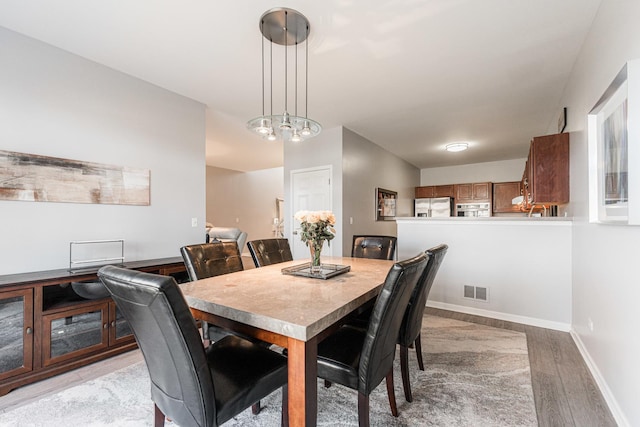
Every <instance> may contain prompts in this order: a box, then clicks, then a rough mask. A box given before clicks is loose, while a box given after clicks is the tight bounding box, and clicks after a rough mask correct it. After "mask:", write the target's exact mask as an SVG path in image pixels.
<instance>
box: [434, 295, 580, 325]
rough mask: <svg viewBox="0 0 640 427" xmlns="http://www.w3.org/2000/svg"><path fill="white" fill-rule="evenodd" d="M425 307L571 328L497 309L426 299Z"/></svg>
mask: <svg viewBox="0 0 640 427" xmlns="http://www.w3.org/2000/svg"><path fill="white" fill-rule="evenodd" d="M427 307H433V308H441V309H443V310H451V311H458V312H460V313H465V314H474V315H476V316H483V317H490V318H492V319H499V320H506V321H509V322H515V323H522V324H525V325H530V326H537V327H539V328H547V329H553V330H555V331H562V332H569V331H570V330H571V325H570V324H569V323H562V322H554V321H551V320H544V319H536V318H534V317H527V316H518V315H516V314H509V313H501V312H499V311H491V310H483V309H481V308H475V307H467V306H464V305H456V304H449V303H446V302H438V301H427Z"/></svg>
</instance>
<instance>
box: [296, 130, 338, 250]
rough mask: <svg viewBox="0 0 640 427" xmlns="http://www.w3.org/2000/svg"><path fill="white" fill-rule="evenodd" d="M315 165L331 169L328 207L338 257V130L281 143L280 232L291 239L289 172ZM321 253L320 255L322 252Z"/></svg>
mask: <svg viewBox="0 0 640 427" xmlns="http://www.w3.org/2000/svg"><path fill="white" fill-rule="evenodd" d="M317 166H331V170H332V174H333V176H332V179H331V185H332V206H331V209H332V210H333V213H334V215H335V216H336V230H337V231H338V232H337V233H336V237H335V238H334V239H333V240H332V241H331V248H332V252H333V255H334V256H342V232H341V231H340V230H343V229H344V227H343V221H342V190H343V186H342V128H341V127H336V128H331V129H323V130H322V132H321V133H320V135H318V136H316V137H314V138H311V139H308V140H306V141H302V142H297V143H296V142H285V143H284V207H285V212H286V215H285V218H284V232H285V236H286V237H287V238H288V239H290V241H292V240H291V239H293V238H298V237H297V236H293V235H292V234H291V233H292V229H291V224H292V223H293V215H294V214H295V212H292V208H291V203H290V201H291V171H292V170H297V169H308V168H313V167H317ZM323 254H324V252H323Z"/></svg>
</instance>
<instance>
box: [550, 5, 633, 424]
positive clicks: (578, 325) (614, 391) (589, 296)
mask: <svg viewBox="0 0 640 427" xmlns="http://www.w3.org/2000/svg"><path fill="white" fill-rule="evenodd" d="M576 13H579V11H576ZM638 17H640V2H638V1H636V0H603V2H602V4H601V6H600V9H599V11H598V14H597V16H596V18H595V20H594V22H593V25H592V28H591V30H590V32H589V35H588V37H587V38H586V40H585V42H584V45H583V48H582V52H581V54H580V55H579V57H578V59H577V61H576V63H575V66H574V69H573V71H572V73H571V76H570V78H569V83H568V84H567V86H566V88H565V92H564V94H563V96H562V102H561V106H566V107H567V110H568V119H567V130H568V131H569V132H571V204H570V206H569V210H570V211H571V212H570V215H571V214H572V215H573V217H574V229H573V250H572V253H573V259H572V265H573V318H572V324H573V329H574V332H575V337H576V338H577V339H578V342H579V344H580V345H581V346H582V349H583V351H584V354H585V355H586V358H587V360H588V362H589V363H591V367H592V368H593V372H594V373H595V376H596V380H598V381H599V383H600V386H601V387H600V388H601V389H602V391H603V392H604V394H605V397H606V398H607V399H608V401H609V404H610V407H611V408H612V410H613V412H614V416H616V418H617V421H618V423H619V424H620V425H634V426H636V425H640V406H639V405H638V396H640V366H639V365H638V359H640V334H639V333H638V327H637V325H638V315H637V312H638V302H639V301H640V286H638V279H637V277H638V256H637V253H638V250H637V247H638V242H640V227H637V226H611V225H601V224H590V223H589V222H588V164H587V160H588V158H587V135H586V128H587V114H588V113H589V111H590V110H591V109H592V108H593V106H594V105H595V103H596V102H597V101H598V99H599V98H600V96H601V95H602V94H603V92H604V90H605V89H606V88H607V87H608V86H609V84H610V83H611V81H612V80H613V78H614V77H615V76H616V74H617V73H618V72H619V71H620V69H621V68H622V67H623V65H624V63H625V62H626V61H628V60H631V59H637V58H640V26H639V25H638ZM559 108H560V106H559ZM637 119H638V118H637V117H630V120H637ZM630 143H631V144H639V143H640V141H630ZM630 167H632V168H633V167H635V168H637V167H640V165H630ZM589 319H591V320H592V321H593V326H594V327H593V331H591V330H590V329H589Z"/></svg>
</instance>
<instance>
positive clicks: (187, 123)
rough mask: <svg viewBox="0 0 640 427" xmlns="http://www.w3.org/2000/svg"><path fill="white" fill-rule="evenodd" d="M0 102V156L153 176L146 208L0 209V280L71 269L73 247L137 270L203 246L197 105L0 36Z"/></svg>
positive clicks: (37, 205) (6, 205)
mask: <svg viewBox="0 0 640 427" xmlns="http://www.w3.org/2000/svg"><path fill="white" fill-rule="evenodd" d="M0 94H2V95H0V149H2V150H8V151H17V152H22V153H30V154H40V155H44V156H53V157H61V158H65V159H74V160H82V161H88V162H96V163H104V164H110V165H120V166H130V167H135V168H144V169H150V170H151V205H150V206H123V205H97V204H76V203H46V202H21V201H4V200H0V254H2V263H0V274H9V273H20V272H26V271H38V270H48V269H57V268H67V267H68V266H69V242H70V241H73V240H90V239H110V238H124V239H125V241H126V243H125V259H126V260H138V259H153V258H162V257H172V256H180V252H179V248H180V246H182V245H184V244H187V243H189V242H192V241H194V240H195V239H198V238H200V236H201V234H202V232H201V229H200V228H199V227H196V228H192V227H191V218H197V220H198V222H199V223H200V224H202V226H203V227H204V220H205V217H204V214H205V188H204V184H205V164H204V158H205V122H204V117H205V111H204V106H203V105H202V104H199V103H197V102H195V101H192V100H190V99H187V98H184V97H182V96H178V95H176V94H174V93H171V92H168V91H166V90H163V89H160V88H158V87H156V86H153V85H151V84H148V83H145V82H143V81H141V80H138V79H135V78H133V77H130V76H128V75H125V74H122V73H119V72H116V71H114V70H112V69H110V68H106V67H104V66H101V65H99V64H96V63H94V62H91V61H88V60H86V59H82V58H80V57H78V56H75V55H72V54H70V53H68V52H65V51H63V50H60V49H58V48H54V47H51V46H49V45H46V44H44V43H41V42H39V41H36V40H34V39H30V38H27V37H24V36H22V35H19V34H17V33H14V32H12V31H9V30H7V29H4V28H1V27H0Z"/></svg>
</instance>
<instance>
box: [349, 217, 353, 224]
mask: <svg viewBox="0 0 640 427" xmlns="http://www.w3.org/2000/svg"><path fill="white" fill-rule="evenodd" d="M349 224H353V217H352V216H350V217H349Z"/></svg>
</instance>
